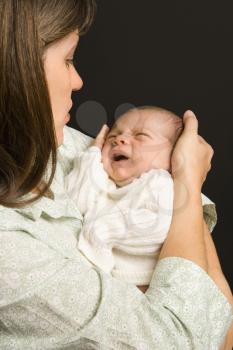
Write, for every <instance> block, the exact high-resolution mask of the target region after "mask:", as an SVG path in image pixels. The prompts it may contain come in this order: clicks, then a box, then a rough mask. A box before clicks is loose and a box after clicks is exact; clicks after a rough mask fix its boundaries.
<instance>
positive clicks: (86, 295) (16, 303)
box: [0, 231, 232, 350]
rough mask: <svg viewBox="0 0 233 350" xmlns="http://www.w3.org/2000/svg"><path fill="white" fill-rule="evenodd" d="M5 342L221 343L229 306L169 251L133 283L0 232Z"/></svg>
mask: <svg viewBox="0 0 233 350" xmlns="http://www.w3.org/2000/svg"><path fill="white" fill-rule="evenodd" d="M0 266H1V270H0V349H4V350H8V349H14V350H16V349H36V350H39V349H55V348H56V349H69V350H72V349H79V350H82V349H83V350H84V349H85V350H88V349H101V350H102V349H103V350H104V349H137V350H140V349H141V350H145V349H148V350H150V349H151V350H152V349H163V350H166V349H169V350H171V349H187V350H188V349H198V350H207V349H208V350H214V349H215V350H217V349H218V347H219V346H220V344H221V342H222V340H223V338H224V336H225V335H226V332H227V330H228V327H229V325H230V322H231V319H232V313H231V306H230V304H229V303H228V301H227V299H226V298H225V296H224V295H223V294H222V293H221V292H220V290H219V289H218V288H217V287H216V285H215V284H214V282H213V281H212V280H211V279H210V278H209V277H208V275H207V274H206V273H205V272H204V270H202V269H201V268H200V267H198V266H197V265H196V264H194V263H193V262H191V261H189V260H186V259H183V258H177V257H173V258H165V259H162V260H160V261H159V263H158V264H157V266H156V269H155V272H154V275H153V278H152V281H151V284H150V287H149V289H148V291H147V293H146V294H142V293H141V292H140V291H139V290H138V289H137V288H136V287H134V286H132V285H130V284H127V283H125V282H121V281H119V280H116V279H114V278H112V277H111V276H109V275H106V274H104V273H102V272H101V271H99V270H98V269H94V268H93V267H92V266H89V265H88V264H86V263H85V262H84V261H83V258H82V256H81V255H80V258H79V255H77V256H75V257H64V256H62V255H60V254H59V252H57V251H55V250H53V249H52V248H50V247H49V246H48V245H46V244H44V243H43V242H42V241H39V240H36V239H35V238H33V237H32V236H30V235H29V234H28V233H26V232H23V231H4V232H3V231H2V232H0Z"/></svg>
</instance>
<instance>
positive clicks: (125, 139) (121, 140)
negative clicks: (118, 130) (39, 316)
mask: <svg viewBox="0 0 233 350" xmlns="http://www.w3.org/2000/svg"><path fill="white" fill-rule="evenodd" d="M126 143H129V137H128V136H127V135H125V134H121V135H117V136H116V137H115V140H114V141H113V144H115V145H120V144H126Z"/></svg>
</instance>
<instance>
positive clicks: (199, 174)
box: [172, 111, 214, 186]
mask: <svg viewBox="0 0 233 350" xmlns="http://www.w3.org/2000/svg"><path fill="white" fill-rule="evenodd" d="M183 121H184V130H183V132H182V134H181V136H180V138H179V139H178V141H177V143H176V146H175V149H174V151H173V155H172V175H173V177H174V178H179V179H180V180H182V179H183V180H184V179H185V181H186V182H189V183H190V184H191V185H192V183H193V184H194V183H196V184H198V185H199V186H202V184H203V182H204V180H205V178H206V175H207V173H208V171H209V170H210V168H211V159H212V157H213V153H214V152H213V149H212V147H211V146H210V145H209V144H208V143H207V142H206V141H205V140H204V139H203V138H202V137H201V136H199V135H198V121H197V118H196V116H195V114H194V113H193V112H192V111H186V112H185V113H184V118H183Z"/></svg>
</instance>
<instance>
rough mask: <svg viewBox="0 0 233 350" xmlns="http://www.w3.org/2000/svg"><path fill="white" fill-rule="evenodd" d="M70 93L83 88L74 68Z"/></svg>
mask: <svg viewBox="0 0 233 350" xmlns="http://www.w3.org/2000/svg"><path fill="white" fill-rule="evenodd" d="M71 85H72V91H78V90H80V89H81V88H82V86H83V81H82V78H81V77H80V75H79V74H78V72H77V71H76V69H75V68H74V70H73V73H72V81H71Z"/></svg>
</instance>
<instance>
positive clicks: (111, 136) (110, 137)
mask: <svg viewBox="0 0 233 350" xmlns="http://www.w3.org/2000/svg"><path fill="white" fill-rule="evenodd" d="M115 136H116V135H108V137H107V139H108V140H109V139H112V138H113V137H115Z"/></svg>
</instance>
